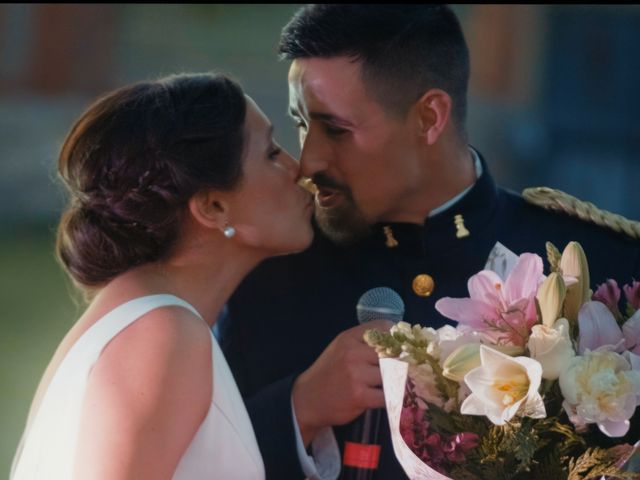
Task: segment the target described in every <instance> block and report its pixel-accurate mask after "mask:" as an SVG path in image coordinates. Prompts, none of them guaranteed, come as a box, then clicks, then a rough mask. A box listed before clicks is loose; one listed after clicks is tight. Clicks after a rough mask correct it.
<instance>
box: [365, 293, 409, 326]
mask: <svg viewBox="0 0 640 480" xmlns="http://www.w3.org/2000/svg"><path fill="white" fill-rule="evenodd" d="M356 312H357V314H358V321H359V322H360V323H366V322H369V321H371V320H391V321H392V322H396V323H397V322H399V321H400V320H402V317H403V316H404V302H403V301H402V298H400V295H398V294H397V293H396V292H395V290H392V289H391V288H388V287H377V288H372V289H371V290H367V291H366V292H364V294H363V295H362V296H361V297H360V300H358V305H357V306H356Z"/></svg>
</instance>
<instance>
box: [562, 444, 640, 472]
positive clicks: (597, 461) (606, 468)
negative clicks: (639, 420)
mask: <svg viewBox="0 0 640 480" xmlns="http://www.w3.org/2000/svg"><path fill="white" fill-rule="evenodd" d="M632 449H633V447H632V446H631V445H617V446H615V447H612V448H608V449H605V448H597V447H596V448H588V449H587V450H586V451H585V452H584V453H583V454H582V455H580V456H579V457H578V458H572V459H569V462H568V465H569V474H568V476H567V480H588V479H591V478H600V477H602V476H607V477H613V478H621V479H622V478H635V479H637V478H638V474H637V473H633V472H625V471H623V470H620V468H618V467H617V464H618V462H619V461H620V459H621V458H625V457H626V456H627V455H629V454H630V453H631V450H632Z"/></svg>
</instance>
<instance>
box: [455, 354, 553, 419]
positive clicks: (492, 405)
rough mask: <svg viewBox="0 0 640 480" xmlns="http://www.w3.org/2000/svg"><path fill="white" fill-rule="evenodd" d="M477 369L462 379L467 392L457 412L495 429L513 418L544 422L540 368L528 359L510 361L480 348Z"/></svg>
mask: <svg viewBox="0 0 640 480" xmlns="http://www.w3.org/2000/svg"><path fill="white" fill-rule="evenodd" d="M480 364H481V365H480V366H479V367H477V368H474V369H473V370H471V371H470V372H469V373H467V374H466V375H465V377H464V381H465V383H466V384H467V386H468V387H469V389H470V390H471V395H469V396H468V397H467V398H466V399H465V401H464V402H463V404H462V406H461V408H460V412H461V413H463V414H465V415H485V416H487V418H489V420H490V421H491V422H492V423H493V424H495V425H504V424H505V423H507V422H508V421H509V420H511V419H512V418H513V417H514V416H515V415H516V414H520V415H522V416H527V417H531V418H544V417H546V415H547V413H546V410H545V408H544V402H543V400H542V397H541V396H540V394H539V393H538V388H539V387H540V383H541V381H542V366H541V365H540V363H539V362H538V361H536V360H534V359H532V358H528V357H515V358H513V357H510V356H508V355H505V354H504V353H500V352H498V351H497V350H494V349H492V348H489V347H487V346H486V345H481V346H480Z"/></svg>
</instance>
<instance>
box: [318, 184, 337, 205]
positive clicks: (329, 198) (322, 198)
mask: <svg viewBox="0 0 640 480" xmlns="http://www.w3.org/2000/svg"><path fill="white" fill-rule="evenodd" d="M341 200H342V193H341V192H340V191H339V190H334V189H332V188H325V187H318V192H317V193H316V203H317V204H318V206H319V207H321V208H331V207H333V206H335V205H337V204H338V203H340V201H341Z"/></svg>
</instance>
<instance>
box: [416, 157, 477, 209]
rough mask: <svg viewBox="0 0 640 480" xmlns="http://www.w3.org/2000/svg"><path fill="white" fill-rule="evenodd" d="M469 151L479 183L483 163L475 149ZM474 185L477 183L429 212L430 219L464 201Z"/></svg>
mask: <svg viewBox="0 0 640 480" xmlns="http://www.w3.org/2000/svg"><path fill="white" fill-rule="evenodd" d="M469 151H470V152H471V157H472V158H473V162H474V166H475V170H476V182H477V181H478V179H479V178H480V175H482V162H481V161H480V156H479V155H478V153H477V152H476V151H475V150H474V149H473V148H471V147H469ZM473 185H475V182H473V184H472V185H471V186H469V187H467V188H465V189H464V190H463V191H462V192H460V193H459V194H457V195H456V196H455V197H453V198H451V199H449V200H447V201H446V202H445V203H443V204H442V205H440V206H439V207H436V208H434V209H433V210H431V211H430V212H429V215H428V217H433V216H434V215H437V214H438V213H441V212H444V211H445V210H446V209H448V208H449V207H452V206H453V205H455V204H456V203H458V202H459V201H460V200H462V198H463V197H464V196H465V195H466V194H467V193H469V190H471V189H472V188H473Z"/></svg>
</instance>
